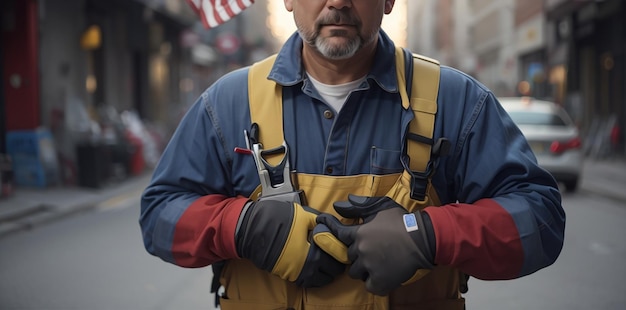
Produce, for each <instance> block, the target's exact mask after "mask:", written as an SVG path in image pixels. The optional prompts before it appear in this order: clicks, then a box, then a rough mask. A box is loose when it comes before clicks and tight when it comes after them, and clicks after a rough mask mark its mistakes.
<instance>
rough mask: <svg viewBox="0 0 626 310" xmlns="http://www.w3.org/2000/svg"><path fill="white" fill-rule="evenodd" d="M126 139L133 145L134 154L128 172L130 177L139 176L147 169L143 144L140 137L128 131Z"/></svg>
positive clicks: (131, 156)
mask: <svg viewBox="0 0 626 310" xmlns="http://www.w3.org/2000/svg"><path fill="white" fill-rule="evenodd" d="M126 139H128V142H129V143H130V144H131V145H132V149H133V152H132V154H131V155H130V159H129V163H128V168H129V169H128V170H129V173H130V175H133V176H135V175H139V174H141V172H143V171H144V169H145V167H146V161H145V159H144V157H143V142H142V141H141V139H140V138H139V137H137V136H136V135H135V134H133V133H132V132H130V131H128V130H127V131H126Z"/></svg>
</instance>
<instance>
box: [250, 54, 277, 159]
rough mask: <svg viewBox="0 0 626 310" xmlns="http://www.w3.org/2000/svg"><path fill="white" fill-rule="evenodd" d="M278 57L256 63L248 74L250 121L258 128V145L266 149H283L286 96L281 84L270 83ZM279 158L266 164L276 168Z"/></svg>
mask: <svg viewBox="0 0 626 310" xmlns="http://www.w3.org/2000/svg"><path fill="white" fill-rule="evenodd" d="M275 59H276V55H273V56H270V57H268V58H266V59H264V60H261V61H259V62H257V63H254V64H253V65H252V66H251V67H250V71H249V73H248V102H249V106H250V120H251V122H252V123H253V124H254V123H256V124H258V125H259V141H260V142H262V143H263V148H264V149H271V148H275V147H278V146H280V145H282V143H283V140H284V137H283V93H282V87H281V85H280V84H278V83H276V82H274V81H272V80H270V79H268V75H269V73H270V71H271V70H272V66H273V65H274V60H275ZM280 159H281V157H280V156H268V157H267V158H266V160H267V161H268V162H269V163H270V164H272V165H276V164H278V162H279V161H280Z"/></svg>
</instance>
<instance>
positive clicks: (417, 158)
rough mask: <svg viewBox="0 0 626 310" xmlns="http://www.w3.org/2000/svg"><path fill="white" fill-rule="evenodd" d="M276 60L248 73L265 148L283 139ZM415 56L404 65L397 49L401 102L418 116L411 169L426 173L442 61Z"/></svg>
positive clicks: (411, 134)
mask: <svg viewBox="0 0 626 310" xmlns="http://www.w3.org/2000/svg"><path fill="white" fill-rule="evenodd" d="M275 59H276V55H274V56H271V57H269V58H267V59H265V60H262V61H260V62H257V63H255V64H253V65H252V66H251V67H250V72H249V73H248V96H249V102H250V103H249V105H250V119H251V121H252V123H257V124H259V128H260V130H259V141H262V143H263V144H264V147H265V148H272V147H276V146H279V145H281V144H282V142H283V139H284V138H283V134H282V133H283V119H282V115H283V113H282V87H281V86H280V85H279V84H278V83H276V82H274V81H272V80H269V79H268V78H267V76H268V74H269V72H270V70H271V69H272V66H273V64H274V60H275ZM412 59H413V64H412V66H411V65H410V64H408V65H405V52H404V49H402V48H400V47H397V48H396V67H397V72H396V74H397V78H398V88H399V91H400V96H401V98H402V105H403V107H404V108H405V109H408V108H409V107H410V108H411V109H412V110H413V113H414V114H415V118H414V119H413V121H411V123H410V124H409V139H407V154H408V156H409V158H410V162H409V166H410V169H411V170H412V171H417V172H422V173H427V170H428V163H429V162H430V155H431V152H432V146H433V144H434V143H433V133H434V124H435V114H436V113H437V94H438V92H439V62H437V61H436V60H433V59H430V58H428V57H424V56H420V55H417V54H413V55H412ZM406 68H409V69H410V68H412V73H413V74H412V76H409V77H410V78H411V80H412V82H411V87H410V98H409V94H408V92H407V87H406V84H407V83H406V76H407V75H406V72H407V71H406ZM261 123H262V124H261ZM279 133H280V134H279ZM411 137H414V139H412V138H411ZM270 160H271V159H270Z"/></svg>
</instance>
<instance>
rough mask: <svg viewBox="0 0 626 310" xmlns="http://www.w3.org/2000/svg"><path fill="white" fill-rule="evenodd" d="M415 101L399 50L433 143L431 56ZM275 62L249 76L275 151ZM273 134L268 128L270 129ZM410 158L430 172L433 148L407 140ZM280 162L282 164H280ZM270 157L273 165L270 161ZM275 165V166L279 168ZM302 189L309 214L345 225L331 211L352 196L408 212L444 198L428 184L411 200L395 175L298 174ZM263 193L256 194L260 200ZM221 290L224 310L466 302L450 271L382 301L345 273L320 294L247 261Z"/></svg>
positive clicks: (278, 122) (257, 119)
mask: <svg viewBox="0 0 626 310" xmlns="http://www.w3.org/2000/svg"><path fill="white" fill-rule="evenodd" d="M413 59H414V69H413V73H414V74H413V77H414V78H413V83H412V91H411V93H412V96H411V99H410V100H409V98H408V96H407V93H406V87H405V85H406V81H405V64H404V52H403V50H402V49H401V48H397V50H396V64H397V68H398V70H397V71H398V72H397V76H398V81H399V85H398V87H399V90H400V92H401V97H402V103H403V106H404V108H405V109H408V108H409V107H410V108H412V109H413V111H414V114H415V119H414V120H413V121H411V123H410V126H409V131H410V132H412V133H416V134H419V135H421V136H424V137H428V138H432V136H433V130H434V129H433V127H434V121H435V113H436V111H437V92H438V89H439V64H438V63H437V62H436V61H434V60H430V59H427V58H425V57H421V56H417V55H414V56H413ZM273 63H274V58H273V57H272V58H270V59H267V60H264V61H262V62H260V63H257V64H255V65H253V67H252V68H251V69H250V74H249V78H248V79H249V80H248V82H249V85H250V86H249V91H250V95H249V96H250V98H254V100H250V114H251V118H252V122H253V123H257V124H259V127H260V128H263V130H260V139H259V141H261V142H262V143H263V144H264V146H266V147H267V148H271V147H274V146H278V145H280V144H281V143H282V141H283V136H282V134H277V133H282V132H283V128H282V89H281V87H280V85H278V84H276V83H275V82H273V81H270V80H267V75H268V73H269V71H270V69H271V67H272V64H273ZM268 128H269V129H268ZM407 143H408V144H409V145H408V150H407V153H408V154H409V156H410V159H411V162H410V167H411V170H413V171H425V170H426V165H427V164H428V161H429V159H430V152H431V146H430V145H428V144H424V143H417V142H413V141H408V142H407ZM275 159H277V160H278V158H275ZM271 160H272V158H270V159H269V161H270V162H271ZM273 164H274V163H273ZM295 177H296V178H297V184H298V186H299V189H301V190H303V191H304V192H305V194H306V198H307V203H308V205H309V206H310V207H312V208H315V209H317V210H319V211H321V212H327V213H331V214H334V215H335V216H336V217H338V218H340V219H341V220H342V221H344V222H345V223H351V222H350V221H352V220H348V219H342V218H341V217H340V216H339V215H338V214H337V213H336V212H335V211H334V209H333V208H332V205H333V202H335V201H341V200H346V199H347V196H348V194H355V195H361V196H382V195H387V196H389V197H391V198H393V199H394V200H395V201H397V202H398V203H399V204H401V205H403V206H404V207H405V208H407V209H408V210H409V211H415V210H418V209H422V208H424V207H426V206H437V205H440V203H439V198H438V197H437V194H436V192H435V190H434V189H433V188H432V185H431V184H430V180H429V182H428V186H427V192H426V198H425V199H424V200H423V201H418V200H414V199H411V196H410V188H411V185H410V184H411V181H410V180H411V178H410V175H409V174H408V173H407V172H406V171H405V172H404V173H401V174H400V173H397V174H390V175H382V176H380V175H358V176H340V177H336V176H324V175H311V174H296V176H295ZM258 192H259V189H257V191H255V193H253V195H252V197H251V198H252V199H255V198H256V196H255V195H257V194H258ZM220 283H221V284H222V285H223V286H224V288H225V296H227V297H226V298H220V306H221V309H223V310H231V309H237V310H245V309H251V310H252V309H254V310H264V309H304V310H317V309H325V310H327V309H342V310H364V309H376V310H379V309H380V310H383V309H420V310H427V309H446V310H447V309H450V310H453V309H454V310H457V309H459V310H460V309H464V304H465V301H464V299H463V298H462V297H461V294H460V293H459V272H458V270H456V269H451V268H448V267H439V266H438V267H435V269H433V270H432V271H430V272H427V273H425V275H424V276H423V277H421V278H420V279H419V280H417V281H415V282H413V283H410V284H406V285H403V286H401V287H400V288H398V289H396V290H395V291H393V292H392V293H391V294H390V295H389V296H376V295H373V294H371V293H369V292H367V291H366V290H365V285H364V282H363V281H361V280H355V279H352V278H350V277H349V276H348V275H347V273H344V274H343V275H341V276H339V277H338V278H337V279H335V281H334V282H332V283H331V284H329V285H327V286H324V287H321V288H307V289H305V288H300V287H297V286H296V285H294V284H293V283H291V282H288V281H285V280H282V279H280V278H279V277H277V276H275V275H272V274H270V273H269V272H266V271H263V270H260V269H258V268H256V267H255V266H254V265H253V264H252V263H251V262H250V261H248V260H246V259H239V260H230V261H228V262H227V263H226V265H225V267H224V269H223V271H222V273H221V275H220Z"/></svg>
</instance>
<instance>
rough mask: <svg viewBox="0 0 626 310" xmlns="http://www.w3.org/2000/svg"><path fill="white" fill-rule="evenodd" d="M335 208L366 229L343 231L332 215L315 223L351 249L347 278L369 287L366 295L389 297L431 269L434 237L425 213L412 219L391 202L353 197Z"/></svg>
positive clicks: (354, 227) (345, 228)
mask: <svg viewBox="0 0 626 310" xmlns="http://www.w3.org/2000/svg"><path fill="white" fill-rule="evenodd" d="M334 208H335V210H336V211H337V213H339V215H341V216H343V217H345V218H352V219H357V218H362V219H363V223H362V224H358V225H344V224H342V223H341V222H340V221H339V220H338V219H337V218H335V217H334V216H333V215H330V214H321V215H319V216H318V217H317V222H318V223H320V224H324V225H326V226H327V227H328V228H329V229H330V232H332V234H333V235H335V236H336V237H337V238H338V239H339V240H341V242H343V243H344V244H345V245H346V246H347V247H348V249H347V256H348V257H347V258H348V260H350V261H351V262H352V265H351V266H350V268H349V269H348V275H349V276H350V277H352V278H354V279H361V280H363V281H365V287H366V289H367V290H368V291H370V292H372V293H374V294H376V295H381V296H384V295H388V294H389V293H390V292H391V291H392V290H393V289H395V288H397V287H399V286H400V285H402V284H407V283H411V282H413V281H415V280H416V279H418V278H420V277H422V276H424V275H425V274H426V273H427V272H428V271H429V270H430V269H432V268H433V266H434V264H433V261H434V245H433V247H432V248H431V244H430V242H429V239H428V236H429V235H432V236H433V237H434V233H433V228H432V224H431V223H430V218H429V217H428V215H427V214H426V213H424V212H421V211H417V212H414V213H409V212H408V211H406V210H405V209H404V208H403V207H402V206H401V205H399V204H397V203H396V202H395V201H393V200H392V199H391V198H389V197H362V196H354V195H350V196H349V197H348V201H340V202H335V203H334ZM433 240H434V238H433Z"/></svg>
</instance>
